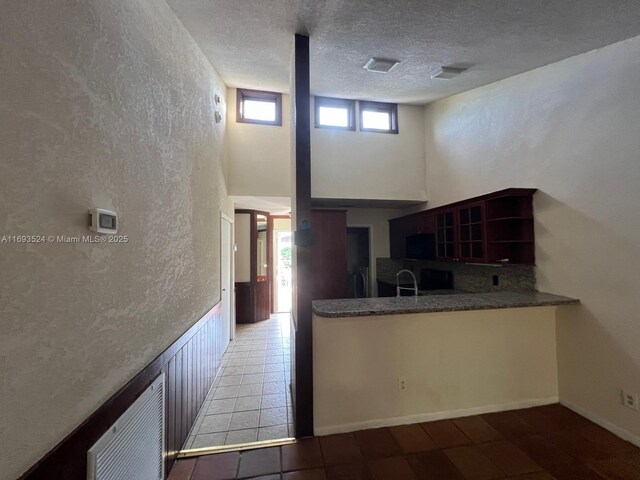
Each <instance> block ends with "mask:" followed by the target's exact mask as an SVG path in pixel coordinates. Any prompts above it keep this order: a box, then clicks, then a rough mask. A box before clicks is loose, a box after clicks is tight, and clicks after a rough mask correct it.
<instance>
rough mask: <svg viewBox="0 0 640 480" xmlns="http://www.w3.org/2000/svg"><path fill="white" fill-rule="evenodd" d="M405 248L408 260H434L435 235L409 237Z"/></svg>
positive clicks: (423, 234) (419, 234)
mask: <svg viewBox="0 0 640 480" xmlns="http://www.w3.org/2000/svg"><path fill="white" fill-rule="evenodd" d="M405 247H406V258H413V259H418V260H433V259H434V258H435V256H436V241H435V236H434V234H433V233H418V234H417V235H409V236H408V237H407V239H406V244H405Z"/></svg>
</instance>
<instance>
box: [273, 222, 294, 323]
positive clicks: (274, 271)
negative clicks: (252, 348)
mask: <svg viewBox="0 0 640 480" xmlns="http://www.w3.org/2000/svg"><path fill="white" fill-rule="evenodd" d="M269 218H270V219H271V233H270V235H271V256H272V258H271V261H270V262H269V265H271V313H276V303H277V297H276V290H277V288H278V286H277V283H278V279H277V278H276V258H275V257H274V256H273V254H274V252H275V249H276V248H277V246H278V239H277V238H276V233H277V232H286V231H288V232H290V233H291V238H292V239H293V232H292V229H291V226H289V230H277V229H276V228H275V221H274V220H289V221H291V215H271V216H270V217H269Z"/></svg>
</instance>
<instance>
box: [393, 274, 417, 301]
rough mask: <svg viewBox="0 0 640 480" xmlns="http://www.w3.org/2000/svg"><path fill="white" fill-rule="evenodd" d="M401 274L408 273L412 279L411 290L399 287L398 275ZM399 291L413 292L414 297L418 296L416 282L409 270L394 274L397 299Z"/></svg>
mask: <svg viewBox="0 0 640 480" xmlns="http://www.w3.org/2000/svg"><path fill="white" fill-rule="evenodd" d="M402 273H408V274H409V275H411V278H412V279H413V288H409V287H401V286H400V274H402ZM400 290H413V295H414V297H417V296H418V281H417V280H416V276H415V275H414V274H413V272H412V271H411V270H400V271H399V272H398V273H396V296H397V297H399V296H400Z"/></svg>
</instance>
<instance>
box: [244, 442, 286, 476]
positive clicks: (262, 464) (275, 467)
mask: <svg viewBox="0 0 640 480" xmlns="http://www.w3.org/2000/svg"><path fill="white" fill-rule="evenodd" d="M278 472H280V447H271V448H259V449H257V450H248V451H245V452H243V453H242V455H241V456H240V467H239V468H238V477H239V478H245V477H258V476H260V475H270V474H273V473H278Z"/></svg>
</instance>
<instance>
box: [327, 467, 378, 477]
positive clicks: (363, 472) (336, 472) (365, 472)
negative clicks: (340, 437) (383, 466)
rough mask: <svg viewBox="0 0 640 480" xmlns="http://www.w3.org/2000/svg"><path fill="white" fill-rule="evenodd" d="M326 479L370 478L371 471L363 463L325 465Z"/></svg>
mask: <svg viewBox="0 0 640 480" xmlns="http://www.w3.org/2000/svg"><path fill="white" fill-rule="evenodd" d="M326 470H327V479H328V480H371V473H369V469H368V468H367V466H366V465H365V464H364V463H349V464H343V465H333V466H331V467H327V468H326Z"/></svg>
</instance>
